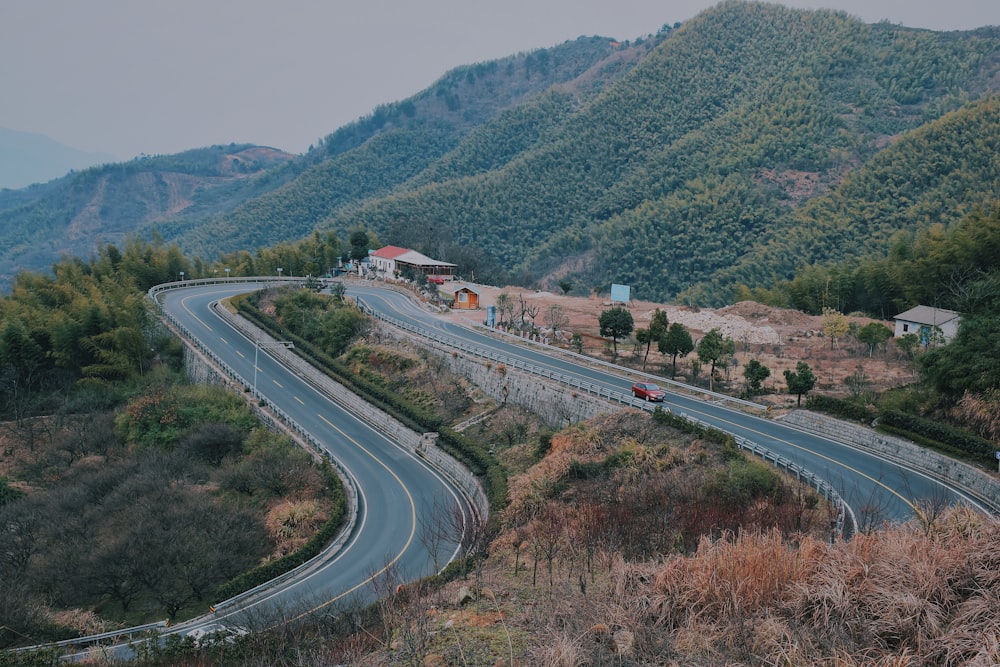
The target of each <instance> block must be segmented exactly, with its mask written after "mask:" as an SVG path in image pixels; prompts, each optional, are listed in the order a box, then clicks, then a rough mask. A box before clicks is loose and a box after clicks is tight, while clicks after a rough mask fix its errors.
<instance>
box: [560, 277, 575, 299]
mask: <svg viewBox="0 0 1000 667" xmlns="http://www.w3.org/2000/svg"><path fill="white" fill-rule="evenodd" d="M559 289H561V290H562V291H563V295H564V296H565V295H566V294H569V291H570V290H571V289H573V283H571V282H570V281H568V280H565V279H564V280H560V281H559Z"/></svg>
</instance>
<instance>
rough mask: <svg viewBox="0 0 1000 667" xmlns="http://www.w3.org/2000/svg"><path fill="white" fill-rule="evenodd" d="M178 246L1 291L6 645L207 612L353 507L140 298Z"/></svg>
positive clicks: (64, 266)
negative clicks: (247, 575)
mask: <svg viewBox="0 0 1000 667" xmlns="http://www.w3.org/2000/svg"><path fill="white" fill-rule="evenodd" d="M179 257H180V255H179V253H178V252H177V250H176V248H163V247H159V246H143V245H142V244H139V243H132V244H130V245H129V246H127V248H126V249H125V251H124V252H121V251H119V250H118V249H116V248H113V247H110V246H109V247H108V248H106V249H105V251H103V252H102V254H101V256H100V257H98V258H95V260H94V261H92V262H91V263H85V262H81V261H79V260H73V259H68V260H65V261H64V262H62V263H61V264H59V265H57V266H56V267H55V276H54V277H43V276H35V275H32V274H22V275H20V276H19V277H18V280H17V282H16V284H15V287H14V290H13V292H12V293H11V294H10V295H9V296H7V297H5V298H3V299H2V300H0V315H2V324H0V361H2V366H0V369H2V370H0V412H2V414H3V421H2V423H0V648H5V647H9V646H13V645H23V644H34V643H41V642H46V641H53V640H57V639H63V638H67V637H71V636H76V635H79V634H90V633H95V632H100V631H104V630H108V629H113V628H116V627H121V626H124V625H136V624H140V623H144V622H149V621H160V620H164V619H170V620H176V619H179V618H184V617H186V616H190V615H193V614H196V613H202V612H204V611H205V609H207V608H208V606H209V605H210V604H211V603H213V602H216V601H218V600H219V599H220V598H219V597H218V596H219V595H225V594H226V593H227V592H228V594H233V593H236V592H240V591H241V590H244V589H239V590H233V584H232V582H233V581H234V580H236V579H237V577H238V576H239V575H241V574H242V573H244V572H246V571H248V570H254V569H256V568H258V567H260V566H262V565H263V564H265V563H269V562H272V561H280V560H281V559H282V558H283V557H287V556H288V555H290V554H294V553H297V552H298V551H299V550H300V548H301V547H303V546H304V545H306V544H307V543H308V542H309V540H310V539H311V538H312V537H313V535H314V534H316V533H318V532H320V531H321V529H322V528H323V527H324V526H326V525H327V523H328V522H329V521H336V522H338V524H339V521H340V520H342V517H343V506H342V503H343V501H342V496H341V493H340V488H339V481H337V480H336V478H335V477H334V476H333V475H332V474H331V473H330V471H328V470H327V469H326V468H324V467H323V466H321V465H318V464H317V463H315V462H314V461H313V460H312V458H311V456H310V455H309V454H307V453H306V452H305V451H304V450H302V449H301V448H300V447H298V446H297V445H295V444H294V443H293V442H292V441H291V440H289V439H288V438H286V437H284V436H279V435H277V434H275V433H272V432H271V431H269V430H267V429H265V428H263V427H262V426H261V424H260V423H259V421H258V419H257V417H256V416H255V415H254V414H253V413H252V412H251V410H250V409H249V407H248V406H247V404H246V402H245V401H244V400H243V398H242V397H241V396H238V395H236V394H233V393H232V392H231V391H227V390H225V389H223V388H222V387H212V386H196V385H191V384H190V383H189V382H188V381H187V380H186V379H185V377H184V374H183V364H182V358H181V350H180V346H179V342H178V341H177V340H176V339H175V338H173V337H172V336H171V335H170V334H169V332H168V331H166V330H165V329H163V328H162V327H161V326H160V325H159V324H158V323H157V321H156V320H155V318H154V317H153V316H152V314H151V312H150V311H149V310H148V305H147V304H146V303H145V284H146V283H155V282H160V281H169V280H170V273H171V272H172V267H171V262H173V261H175V260H177V258H179Z"/></svg>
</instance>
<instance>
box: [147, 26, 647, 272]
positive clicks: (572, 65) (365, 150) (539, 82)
mask: <svg viewBox="0 0 1000 667" xmlns="http://www.w3.org/2000/svg"><path fill="white" fill-rule="evenodd" d="M648 48H651V45H643V44H639V45H633V46H629V47H615V46H613V45H612V42H611V40H609V39H606V38H600V37H586V38H584V37H581V38H579V39H577V40H574V41H571V42H566V43H564V44H562V45H559V46H556V47H553V48H550V49H542V50H538V51H533V52H530V53H524V54H518V55H516V56H511V57H508V58H504V59H501V60H498V61H491V62H486V63H480V64H477V65H470V66H466V67H460V68H457V69H455V70H453V71H451V72H449V73H448V74H446V75H445V76H444V77H442V78H441V79H440V80H438V81H437V82H435V83H434V84H433V85H432V86H431V87H430V88H428V89H427V90H425V91H422V92H421V93H418V94H417V95H415V96H413V97H411V98H409V99H407V100H404V101H402V102H397V103H395V104H391V105H386V106H382V107H379V108H378V109H376V110H375V111H374V112H373V113H372V114H371V115H370V116H368V117H366V118H363V119H361V120H359V121H358V122H356V123H353V124H351V125H349V126H347V127H344V128H341V129H340V130H337V131H336V132H334V133H333V134H331V135H330V136H328V137H326V138H325V139H324V141H323V143H322V144H321V145H320V146H319V147H318V148H317V149H316V150H314V151H312V152H311V153H310V154H309V155H307V156H305V161H306V162H307V163H308V164H309V165H310V166H309V168H308V169H307V170H306V171H305V172H304V173H303V174H302V175H301V176H300V177H299V178H298V179H296V180H295V181H294V182H292V183H290V184H288V185H287V186H285V187H282V188H280V189H278V190H276V191H274V192H272V193H270V194H268V195H266V196H264V197H260V198H258V199H255V200H253V201H249V202H247V203H246V204H245V205H243V206H240V207H239V208H237V209H236V210H234V211H233V212H231V213H230V214H227V215H223V216H217V217H214V218H212V219H206V220H204V221H202V222H201V223H200V224H199V225H198V226H197V228H195V229H192V230H191V231H188V232H185V233H184V234H182V235H180V236H178V237H176V238H177V240H178V242H179V243H180V244H181V245H182V247H184V248H186V249H189V250H191V251H193V252H197V253H201V254H203V255H213V254H216V253H220V252H231V251H233V250H236V249H247V250H253V249H256V248H262V247H266V246H269V245H273V244H275V243H277V242H279V241H286V240H289V239H295V238H300V237H304V236H307V235H309V234H310V233H311V232H312V231H313V229H314V228H316V226H317V225H320V224H321V223H322V222H323V221H324V220H325V219H326V218H328V217H329V216H330V215H331V214H333V213H334V212H338V211H340V212H348V211H354V210H356V209H357V208H358V207H359V206H361V205H362V204H364V203H365V202H367V201H373V200H378V199H379V198H382V197H386V196H389V195H391V193H392V192H394V191H395V190H397V189H399V188H404V189H406V188H407V187H408V186H407V185H405V184H406V183H407V182H408V181H411V180H413V182H414V183H420V182H426V181H427V180H429V179H430V180H433V179H435V178H445V177H456V178H460V177H462V176H464V175H466V174H467V173H468V172H469V171H472V172H477V171H481V170H483V169H487V168H495V167H497V166H502V164H503V163H504V162H505V158H506V156H509V155H511V154H512V153H513V154H517V153H519V152H520V151H522V150H524V149H525V148H530V143H529V144H528V145H525V143H524V141H525V140H527V138H528V136H529V135H525V137H524V138H518V139H514V140H513V143H512V144H511V145H510V146H507V147H497V146H490V147H488V149H487V150H485V151H478V150H473V153H474V156H473V157H472V159H471V160H470V159H469V157H468V149H467V150H466V152H465V157H463V152H462V149H459V150H458V153H457V154H455V155H450V152H451V151H453V150H455V149H456V147H458V146H459V145H460V143H461V141H462V139H463V138H464V137H466V136H467V135H468V134H469V133H470V132H472V131H474V130H475V129H476V128H479V127H482V126H483V125H484V124H489V123H491V121H492V119H493V118H494V117H496V116H497V115H498V114H504V113H505V112H506V111H507V110H508V109H512V108H513V109H520V107H521V105H525V104H526V105H528V106H529V107H533V106H534V105H535V102H534V101H533V99H534V98H536V97H537V96H539V95H543V96H544V95H545V94H546V91H549V90H550V89H552V88H553V87H558V86H560V85H568V84H571V83H572V82H573V81H574V80H576V79H578V78H580V77H586V76H587V75H588V73H590V72H591V71H592V69H593V68H595V67H599V68H600V69H601V73H600V76H599V77H598V82H599V83H600V84H601V85H603V83H604V82H607V81H610V80H613V79H614V78H616V77H618V76H620V73H621V71H623V70H627V69H628V68H629V67H630V66H631V63H632V62H634V61H635V60H636V59H638V58H639V57H640V56H641V54H642V53H644V52H645V51H646V50H647V49H648ZM619 51H625V52H626V53H625V57H622V55H621V53H620V52H619ZM609 59H610V60H613V61H614V63H613V64H612V65H608V64H607V63H606V61H608V60H609ZM598 87H599V86H598ZM592 94H593V91H591V92H590V93H589V95H592ZM549 111H554V109H553V107H552V106H551V105H544V103H543V109H542V112H530V111H529V112H527V113H528V114H529V116H534V117H535V118H538V117H539V116H540V115H541V116H544V115H545V113H547V112H549ZM518 113H519V112H514V114H513V117H516V116H517V115H518ZM510 117H511V116H508V118H510ZM512 122H514V123H515V124H516V122H517V121H512ZM541 122H547V121H546V120H545V119H544V118H543V120H542V121H541ZM477 136H478V135H477ZM471 141H473V142H475V141H476V139H475V138H473V139H471ZM409 187H410V188H412V187H413V186H409ZM355 224H357V223H356V222H354V221H353V220H350V219H349V220H347V222H345V224H344V225H343V227H342V228H341V229H339V230H338V231H340V232H346V230H347V229H348V228H349V227H352V226H354V225H355ZM165 238H174V237H172V236H171V235H169V234H165Z"/></svg>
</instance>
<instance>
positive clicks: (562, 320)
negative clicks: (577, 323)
mask: <svg viewBox="0 0 1000 667" xmlns="http://www.w3.org/2000/svg"><path fill="white" fill-rule="evenodd" d="M545 324H546V326H548V327H549V328H550V329H552V333H553V334H556V333H558V332H559V331H561V330H562V329H565V328H566V327H567V326H568V325H569V316H568V315H567V314H566V312H565V311H564V310H563V307H562V306H560V305H559V304H558V303H554V304H552V305H551V306H549V309H548V310H547V311H545Z"/></svg>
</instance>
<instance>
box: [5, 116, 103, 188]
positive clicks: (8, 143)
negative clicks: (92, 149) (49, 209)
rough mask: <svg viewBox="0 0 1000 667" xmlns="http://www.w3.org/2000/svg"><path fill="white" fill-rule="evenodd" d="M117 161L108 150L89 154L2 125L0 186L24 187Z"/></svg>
mask: <svg viewBox="0 0 1000 667" xmlns="http://www.w3.org/2000/svg"><path fill="white" fill-rule="evenodd" d="M114 161H115V158H114V157H113V156H111V155H107V154H105V153H87V152H84V151H80V150H77V149H75V148H70V147H69V146H65V145H63V144H60V143H59V142H57V141H55V140H53V139H50V138H49V137H46V136H44V135H41V134H35V133H32V132H18V131H16V130H8V129H7V128H3V127H0V188H11V189H16V188H23V187H27V186H29V185H31V184H32V183H44V182H46V181H50V180H52V179H53V178H58V177H60V176H64V175H66V173H67V172H69V171H72V170H74V169H86V168H87V167H92V166H94V165H96V164H102V163H107V162H114Z"/></svg>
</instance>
